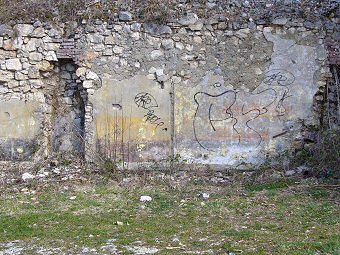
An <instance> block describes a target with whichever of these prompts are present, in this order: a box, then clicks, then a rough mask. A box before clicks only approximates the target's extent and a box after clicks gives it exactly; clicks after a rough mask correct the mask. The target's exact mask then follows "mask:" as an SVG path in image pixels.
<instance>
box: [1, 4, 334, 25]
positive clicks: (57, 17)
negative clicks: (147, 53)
mask: <svg viewBox="0 0 340 255" xmlns="http://www.w3.org/2000/svg"><path fill="white" fill-rule="evenodd" d="M339 4H340V3H339V1H338V0H327V1H316V0H285V1H283V0H263V1H257V0H249V1H241V0H225V1H218V0H213V1H206V0H180V1H175V0H0V13H1V15H0V23H10V22H26V23H27V22H32V21H35V20H40V21H48V22H67V21H77V22H81V21H83V20H86V21H87V22H93V21H95V20H97V19H100V20H117V19H118V18H119V11H129V12H131V14H132V15H133V18H134V19H136V20H140V21H147V22H150V21H152V22H155V23H166V22H168V21H170V20H171V19H173V18H176V17H178V16H179V15H183V14H185V13H188V12H195V13H197V14H198V15H199V16H200V17H211V16H212V15H213V14H220V15H224V16H225V17H227V18H228V19H229V20H230V21H241V20H243V21H245V22H249V20H250V21H251V20H262V21H265V22H266V21H270V20H271V19H274V18H276V17H282V16H284V17H286V16H289V17H294V18H303V19H308V20H312V21H315V20H318V19H319V18H320V17H321V18H333V17H336V16H338V15H339V8H338V7H339Z"/></svg>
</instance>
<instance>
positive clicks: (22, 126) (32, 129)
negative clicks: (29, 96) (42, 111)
mask: <svg viewBox="0 0 340 255" xmlns="http://www.w3.org/2000/svg"><path fill="white" fill-rule="evenodd" d="M36 109H37V107H36V103H34V102H23V101H20V100H18V99H12V100H10V101H3V102H0V138H8V139H31V138H33V137H34V136H35V135H36V134H37V131H38V130H39V126H40V124H39V120H38V119H37V118H36V116H35V111H36Z"/></svg>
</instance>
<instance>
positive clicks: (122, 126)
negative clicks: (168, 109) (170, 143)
mask: <svg viewBox="0 0 340 255" xmlns="http://www.w3.org/2000/svg"><path fill="white" fill-rule="evenodd" d="M168 122H169V121H168V120H166V123H168ZM95 123H96V131H97V139H108V140H110V141H114V140H119V141H121V140H122V139H123V140H124V141H128V140H130V141H131V140H136V141H139V140H143V141H166V140H168V139H169V134H168V132H170V131H169V128H168V130H167V131H165V130H163V126H156V125H154V124H152V123H150V122H147V121H146V119H145V117H131V118H130V117H121V116H113V115H110V114H99V115H97V116H96V117H95Z"/></svg>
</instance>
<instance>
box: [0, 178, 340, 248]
mask: <svg viewBox="0 0 340 255" xmlns="http://www.w3.org/2000/svg"><path fill="white" fill-rule="evenodd" d="M203 191H204V192H208V193H209V194H210V198H209V199H207V200H204V199H202V198H199V197H198V196H197V193H199V192H203ZM264 191H265V192H264ZM331 192H332V191H329V190H326V189H322V188H315V189H313V188H312V187H307V186H303V185H300V184H294V186H293V187H292V186H291V184H288V183H286V182H284V183H270V184H262V185H257V186H254V185H253V186H247V188H246V189H242V188H241V187H236V186H233V187H217V186H208V185H207V184H205V185H202V184H200V185H196V184H195V183H194V182H192V183H186V184H183V185H182V186H180V187H178V188H170V187H169V186H168V185H165V184H161V183H155V184H153V185H152V186H149V185H146V186H138V185H136V186H135V187H126V188H123V187H119V186H117V185H116V184H114V183H107V184H101V185H93V184H78V185H77V186H74V187H73V189H70V190H68V191H65V190H63V189H62V188H61V187H58V186H56V187H52V188H46V189H42V190H39V192H37V193H36V194H33V195H25V194H22V193H20V194H13V195H7V196H5V195H2V196H1V197H0V243H6V242H10V241H14V240H23V242H24V243H25V244H26V245H27V246H30V245H32V244H34V245H41V246H44V247H59V248H61V249H62V250H63V251H71V252H73V253H75V254H76V253H80V252H81V247H90V248H96V249H98V250H100V247H101V246H103V245H105V243H106V242H107V240H109V239H115V242H114V243H115V245H117V247H118V249H119V250H121V251H123V254H133V252H130V251H128V250H127V248H126V246H129V247H131V246H133V243H134V242H136V241H141V242H143V245H144V246H147V247H157V248H158V249H159V252H158V253H157V254H189V253H190V252H193V251H201V252H203V253H202V254H208V252H207V251H208V250H212V251H213V252H214V254H226V253H227V252H234V253H235V254H241V253H242V254H339V249H340V246H339V244H340V239H339V233H340V228H339V222H340V221H339V207H338V205H337V204H336V203H335V202H334V201H333V200H332V199H331V198H330V193H331ZM141 195H150V196H151V197H152V198H153V201H152V202H151V203H149V204H142V203H140V202H139V197H140V196H141ZM72 196H76V199H74V200H70V197H72ZM117 221H119V222H123V225H118V224H117ZM174 238H177V239H178V240H179V243H178V242H176V241H173V239H174ZM169 247H170V248H171V247H174V249H173V250H172V249H170V248H169ZM177 248H178V249H179V250H178V249H177ZM0 251H1V244H0ZM205 251H206V253H204V252H205ZM73 253H71V254H73ZM27 254H30V253H29V252H27ZM32 254H34V252H32Z"/></svg>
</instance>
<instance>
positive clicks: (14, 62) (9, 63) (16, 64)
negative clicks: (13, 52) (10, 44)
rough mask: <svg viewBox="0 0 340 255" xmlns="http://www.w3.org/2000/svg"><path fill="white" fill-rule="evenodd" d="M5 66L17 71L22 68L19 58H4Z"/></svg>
mask: <svg viewBox="0 0 340 255" xmlns="http://www.w3.org/2000/svg"><path fill="white" fill-rule="evenodd" d="M6 68H7V69H8V70H11V71H19V70H21V69H22V64H21V62H20V59H18V58H12V59H7V60H6Z"/></svg>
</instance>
